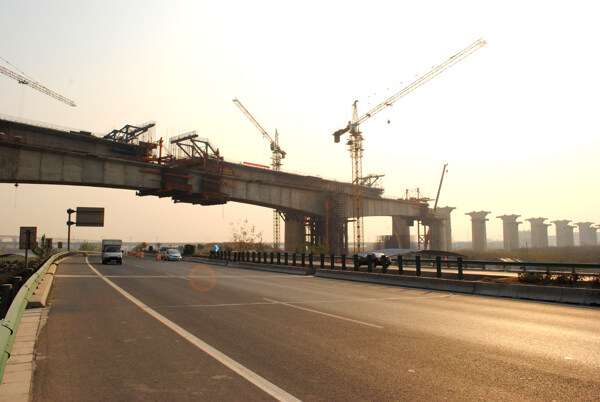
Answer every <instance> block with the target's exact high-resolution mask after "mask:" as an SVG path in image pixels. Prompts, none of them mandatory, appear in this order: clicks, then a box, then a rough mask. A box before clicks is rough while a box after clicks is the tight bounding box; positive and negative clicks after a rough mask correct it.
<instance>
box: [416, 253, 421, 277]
mask: <svg viewBox="0 0 600 402" xmlns="http://www.w3.org/2000/svg"><path fill="white" fill-rule="evenodd" d="M415 266H416V268H417V276H421V256H420V255H416V256H415Z"/></svg>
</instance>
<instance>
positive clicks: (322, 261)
mask: <svg viewBox="0 0 600 402" xmlns="http://www.w3.org/2000/svg"><path fill="white" fill-rule="evenodd" d="M320 268H325V254H323V253H321V265H320Z"/></svg>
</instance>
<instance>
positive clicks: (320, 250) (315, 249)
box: [307, 241, 329, 254]
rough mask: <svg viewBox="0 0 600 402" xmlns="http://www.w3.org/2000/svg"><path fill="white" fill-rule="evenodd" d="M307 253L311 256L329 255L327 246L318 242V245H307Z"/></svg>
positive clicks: (322, 242)
mask: <svg viewBox="0 0 600 402" xmlns="http://www.w3.org/2000/svg"><path fill="white" fill-rule="evenodd" d="M307 247H308V252H309V253H312V254H327V253H329V244H327V243H325V242H324V241H320V242H319V243H318V244H307Z"/></svg>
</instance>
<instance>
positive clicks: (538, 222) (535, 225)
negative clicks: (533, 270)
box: [525, 218, 550, 248]
mask: <svg viewBox="0 0 600 402" xmlns="http://www.w3.org/2000/svg"><path fill="white" fill-rule="evenodd" d="M525 220H526V221H528V222H530V223H531V247H533V248H547V247H548V226H550V225H549V224H547V223H544V221H545V220H546V218H529V219H525Z"/></svg>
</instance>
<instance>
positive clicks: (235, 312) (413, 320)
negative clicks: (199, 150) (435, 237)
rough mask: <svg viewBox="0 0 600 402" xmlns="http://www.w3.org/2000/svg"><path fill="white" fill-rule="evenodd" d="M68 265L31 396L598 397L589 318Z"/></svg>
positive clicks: (200, 271)
mask: <svg viewBox="0 0 600 402" xmlns="http://www.w3.org/2000/svg"><path fill="white" fill-rule="evenodd" d="M89 264H90V265H88V264H87V263H86V259H85V258H84V257H80V256H77V257H70V258H68V259H67V260H64V261H63V262H62V263H61V264H60V266H59V269H58V271H57V275H56V280H55V285H54V290H53V293H52V295H51V307H50V309H49V314H48V319H47V321H46V323H45V325H44V327H43V328H42V330H41V333H40V336H39V338H38V342H37V346H36V371H35V373H34V385H33V390H32V396H33V400H35V401H43V400H116V399H118V400H133V399H141V400H161V401H162V400H228V401H230V400H244V401H250V400H272V399H281V400H294V398H298V399H300V400H307V401H309V400H344V401H346V400H443V399H449V400H548V401H550V400H598V399H599V395H600V376H599V375H598V374H599V373H600V310H599V309H593V308H582V307H571V306H559V305H553V304H542V303H532V302H522V301H513V300H506V299H495V298H484V297H476V296H463V295H455V294H450V293H442V292H432V291H426V290H418V289H407V288H400V287H387V286H380V285H372V284H363V283H357V282H345V281H336V280H328V279H323V278H314V277H310V276H295V275H284V274H274V273H269V272H261V271H252V270H241V269H235V268H230V267H224V266H201V265H198V264H197V263H192V262H164V261H163V262H160V261H155V260H151V259H146V260H141V259H138V258H135V257H129V258H127V259H125V260H124V263H123V265H122V266H120V265H102V264H101V263H100V259H99V257H97V256H90V257H89Z"/></svg>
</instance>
